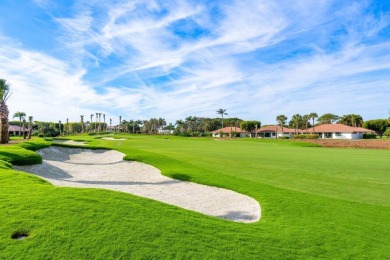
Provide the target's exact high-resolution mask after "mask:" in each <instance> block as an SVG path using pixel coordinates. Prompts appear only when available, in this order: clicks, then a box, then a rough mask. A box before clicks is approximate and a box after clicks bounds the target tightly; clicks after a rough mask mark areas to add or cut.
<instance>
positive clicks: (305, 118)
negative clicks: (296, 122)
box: [302, 115, 310, 133]
mask: <svg viewBox="0 0 390 260" xmlns="http://www.w3.org/2000/svg"><path fill="white" fill-rule="evenodd" d="M302 120H303V121H304V122H305V132H306V133H307V124H308V123H309V120H310V115H304V116H302Z"/></svg>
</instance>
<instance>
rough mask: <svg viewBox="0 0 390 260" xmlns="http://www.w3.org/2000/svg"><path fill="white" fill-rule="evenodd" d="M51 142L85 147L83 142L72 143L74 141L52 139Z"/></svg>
mask: <svg viewBox="0 0 390 260" xmlns="http://www.w3.org/2000/svg"><path fill="white" fill-rule="evenodd" d="M53 142H55V143H62V144H68V145H86V144H85V142H84V141H74V140H65V139H54V140H53Z"/></svg>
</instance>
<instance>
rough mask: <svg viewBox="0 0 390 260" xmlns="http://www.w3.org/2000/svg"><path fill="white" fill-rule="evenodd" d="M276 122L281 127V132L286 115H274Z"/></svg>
mask: <svg viewBox="0 0 390 260" xmlns="http://www.w3.org/2000/svg"><path fill="white" fill-rule="evenodd" d="M276 122H278V125H279V126H280V127H281V128H282V132H283V127H284V125H285V124H286V122H287V116H285V115H278V116H277V117H276Z"/></svg>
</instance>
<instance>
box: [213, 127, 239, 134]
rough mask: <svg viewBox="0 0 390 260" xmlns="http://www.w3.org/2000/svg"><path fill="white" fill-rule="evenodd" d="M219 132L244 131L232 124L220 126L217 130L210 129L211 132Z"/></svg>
mask: <svg viewBox="0 0 390 260" xmlns="http://www.w3.org/2000/svg"><path fill="white" fill-rule="evenodd" d="M220 132H222V133H224V134H227V133H231V132H236V133H245V131H242V129H241V128H239V127H234V126H227V127H224V128H221V129H217V130H214V131H212V132H211V133H213V134H219V133H220Z"/></svg>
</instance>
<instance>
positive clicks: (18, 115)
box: [13, 111, 26, 138]
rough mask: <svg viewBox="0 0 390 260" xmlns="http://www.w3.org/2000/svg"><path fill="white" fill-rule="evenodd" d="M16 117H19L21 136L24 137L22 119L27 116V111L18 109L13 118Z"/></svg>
mask: <svg viewBox="0 0 390 260" xmlns="http://www.w3.org/2000/svg"><path fill="white" fill-rule="evenodd" d="M15 117H18V118H19V122H20V124H19V137H20V138H22V120H23V119H24V118H25V117H26V113H24V112H19V111H18V112H16V113H15V114H14V116H13V118H15Z"/></svg>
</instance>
